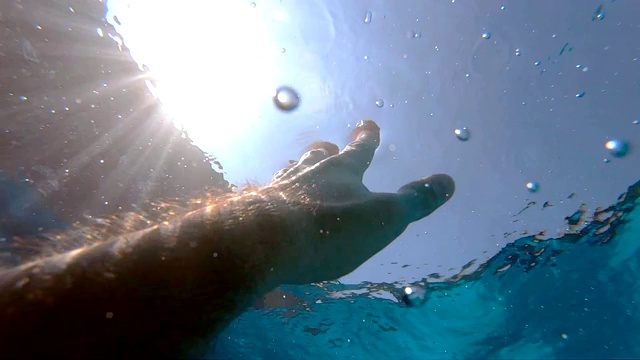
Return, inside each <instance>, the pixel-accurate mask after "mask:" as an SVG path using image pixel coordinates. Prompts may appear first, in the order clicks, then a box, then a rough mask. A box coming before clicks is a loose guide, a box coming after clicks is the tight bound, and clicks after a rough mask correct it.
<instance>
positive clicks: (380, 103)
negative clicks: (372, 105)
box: [376, 99, 384, 108]
mask: <svg viewBox="0 0 640 360" xmlns="http://www.w3.org/2000/svg"><path fill="white" fill-rule="evenodd" d="M376 106H377V107H379V108H381V107H383V106H384V101H382V99H378V100H376Z"/></svg>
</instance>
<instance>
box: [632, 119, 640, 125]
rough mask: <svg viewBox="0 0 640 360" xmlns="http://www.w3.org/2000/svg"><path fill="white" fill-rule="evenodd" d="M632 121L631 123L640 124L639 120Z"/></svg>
mask: <svg viewBox="0 0 640 360" xmlns="http://www.w3.org/2000/svg"><path fill="white" fill-rule="evenodd" d="M632 123H633V125H638V124H640V120H633V122H632Z"/></svg>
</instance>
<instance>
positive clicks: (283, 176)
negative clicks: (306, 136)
mask: <svg viewBox="0 0 640 360" xmlns="http://www.w3.org/2000/svg"><path fill="white" fill-rule="evenodd" d="M308 149H309V151H307V152H306V153H304V154H303V155H302V157H301V158H300V161H298V162H296V163H293V164H292V165H291V166H289V167H287V168H285V169H282V170H280V171H279V172H277V173H276V174H275V175H274V177H273V180H272V182H276V181H286V180H288V179H291V178H293V177H295V176H296V175H298V174H300V173H301V172H303V171H305V170H306V169H308V168H310V167H312V166H314V165H315V164H317V163H319V162H320V161H322V160H324V159H326V158H328V157H330V156H333V155H336V154H337V153H338V151H339V148H338V146H337V145H336V144H333V143H330V142H327V141H317V142H315V143H313V144H311V145H310V146H309V147H308Z"/></svg>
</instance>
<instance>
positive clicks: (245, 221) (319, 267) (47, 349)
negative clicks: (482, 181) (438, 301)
mask: <svg viewBox="0 0 640 360" xmlns="http://www.w3.org/2000/svg"><path fill="white" fill-rule="evenodd" d="M353 137H354V141H353V142H352V143H351V144H349V145H348V146H347V148H345V149H344V150H343V151H342V152H339V153H338V148H337V146H335V145H333V144H330V143H318V144H316V145H315V146H314V147H313V148H312V149H311V151H309V152H308V153H306V154H305V155H304V156H303V157H302V158H301V160H300V161H299V162H298V163H296V164H294V165H293V166H291V167H288V168H286V169H283V170H281V171H280V172H278V173H276V175H275V176H274V179H273V180H272V181H271V182H270V183H269V184H267V185H266V186H265V187H263V188H261V189H258V190H255V191H252V192H248V193H243V194H241V195H236V196H230V197H224V198H221V199H219V200H218V201H216V203H215V204H210V205H209V206H207V207H204V208H202V209H200V210H197V211H194V212H191V213H189V214H187V215H185V216H183V217H181V218H178V219H175V220H173V221H171V222H165V223H163V224H159V225H156V226H153V227H151V228H148V229H145V230H143V231H139V232H135V233H130V234H125V235H122V236H119V237H116V238H113V239H109V240H106V241H104V242H102V243H98V244H95V245H92V246H89V247H84V248H80V249H77V250H74V251H70V252H66V253H63V254H60V255H56V256H52V257H47V258H43V259H39V260H36V261H33V262H30V263H27V264H23V265H21V266H19V267H16V268H12V269H7V270H3V271H0V357H2V358H11V359H18V358H77V359H80V358H109V359H113V358H197V357H201V356H202V355H203V352H204V350H205V349H206V346H207V344H208V343H210V342H211V341H213V340H214V339H215V337H216V335H217V334H219V333H220V332H221V331H222V330H223V329H224V328H225V327H226V326H227V325H228V324H229V323H230V322H231V321H233V320H234V319H235V318H236V317H237V316H239V315H240V314H241V313H242V312H243V311H245V310H246V309H247V308H248V307H250V306H251V305H252V304H253V303H254V302H255V300H256V299H258V298H259V297H260V296H262V295H264V294H265V293H267V292H269V291H271V290H273V289H274V288H276V287H278V286H280V285H282V284H306V283H311V282H319V281H325V280H333V279H336V278H338V277H341V276H344V275H346V274H348V273H350V272H352V271H353V270H355V269H356V268H357V267H358V266H360V265H361V264H362V263H364V262H365V261H366V260H368V259H369V258H370V257H371V256H373V255H375V254H376V253H378V252H379V251H380V250H382V249H383V248H384V247H386V246H387V245H388V244H389V243H391V241H393V240H394V239H395V238H396V237H397V236H399V235H400V234H401V233H402V232H403V231H404V230H405V228H406V227H407V226H408V224H410V223H411V222H413V221H416V220H418V219H421V218H423V217H425V216H427V215H428V214H430V213H431V212H433V211H434V210H435V209H436V208H438V207H439V206H441V205H442V204H444V203H445V202H446V201H448V200H449V198H450V197H451V196H452V195H453V191H454V184H453V180H451V178H450V177H448V176H447V175H434V176H432V177H429V178H425V179H420V180H418V181H414V182H412V183H409V184H407V185H405V186H403V187H402V188H400V190H399V191H398V192H397V193H371V192H369V191H368V190H367V189H366V187H365V186H364V185H363V184H362V176H363V174H364V171H366V169H367V168H368V166H369V164H370V162H371V160H372V158H373V154H374V152H375V149H376V148H377V146H378V144H379V128H378V126H377V125H376V124H375V123H374V122H372V121H366V122H362V123H361V124H360V125H359V126H358V127H357V128H356V130H355V131H354V134H353Z"/></svg>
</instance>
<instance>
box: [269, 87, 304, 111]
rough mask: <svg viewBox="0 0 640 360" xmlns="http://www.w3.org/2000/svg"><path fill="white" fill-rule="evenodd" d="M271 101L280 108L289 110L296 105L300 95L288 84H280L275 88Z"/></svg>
mask: <svg viewBox="0 0 640 360" xmlns="http://www.w3.org/2000/svg"><path fill="white" fill-rule="evenodd" d="M273 102H274V103H275V104H276V106H277V107H278V108H279V109H280V110H284V111H291V110H293V109H295V108H296V107H298V104H299V103H300V95H298V93H297V92H296V91H295V90H293V89H292V88H290V87H288V86H282V87H280V88H278V89H277V90H276V93H275V95H274V96H273Z"/></svg>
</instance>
